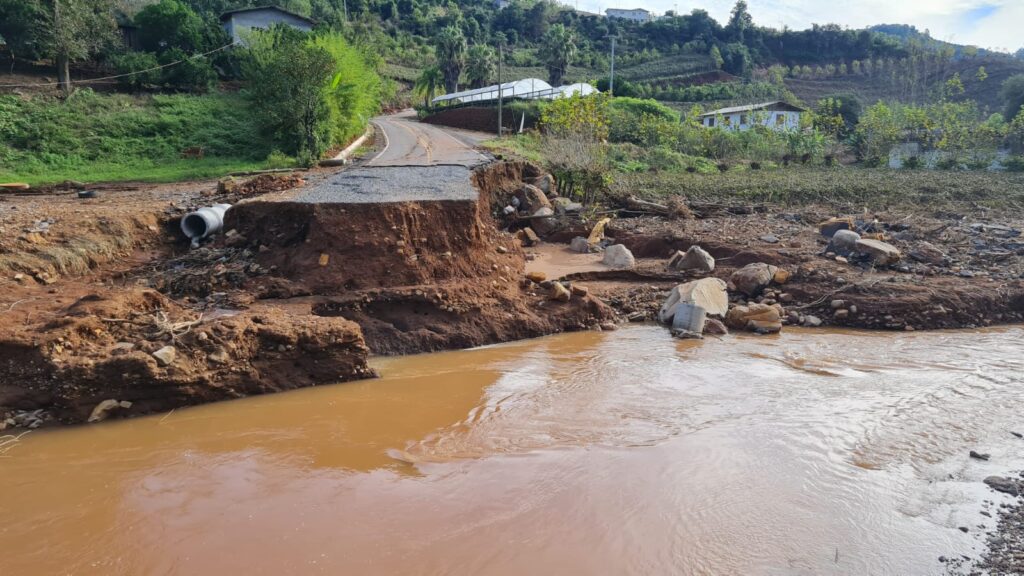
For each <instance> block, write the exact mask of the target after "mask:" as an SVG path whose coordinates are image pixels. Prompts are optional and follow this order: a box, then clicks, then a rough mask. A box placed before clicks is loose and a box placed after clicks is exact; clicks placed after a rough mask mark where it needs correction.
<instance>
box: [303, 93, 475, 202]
mask: <svg viewBox="0 0 1024 576" xmlns="http://www.w3.org/2000/svg"><path fill="white" fill-rule="evenodd" d="M373 123H374V125H375V126H376V127H377V129H378V131H379V133H380V134H382V138H383V140H384V146H383V148H382V149H381V151H380V152H378V153H377V155H376V156H375V157H374V158H372V159H371V160H369V161H368V162H367V163H366V164H365V165H364V166H361V167H358V168H354V169H351V170H344V171H342V172H339V173H337V174H335V175H333V176H330V177H328V178H326V179H325V180H323V181H322V182H320V183H317V184H314V185H312V186H308V187H306V188H303V189H301V190H299V191H298V192H297V193H296V194H295V195H294V196H292V197H291V198H290V200H292V201H294V202H303V203H311V204H378V203H386V202H429V201H451V200H454V201H475V200H476V199H477V193H476V190H475V189H474V188H473V186H472V185H471V184H470V179H469V176H470V170H471V169H472V168H474V167H476V166H478V165H480V164H483V163H484V162H486V161H487V160H488V158H487V157H486V156H484V155H483V154H481V153H479V152H477V151H476V150H475V149H474V146H475V145H476V144H477V143H479V142H480V141H481V140H482V139H483V138H484V137H485V136H486V135H483V134H477V133H472V132H466V131H455V130H452V131H448V130H444V129H441V128H438V127H436V126H431V125H430V124H421V123H419V122H417V121H416V117H415V115H414V114H413V113H411V112H404V113H401V114H394V115H390V116H381V117H378V118H375V119H374V120H373Z"/></svg>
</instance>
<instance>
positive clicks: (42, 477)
mask: <svg viewBox="0 0 1024 576" xmlns="http://www.w3.org/2000/svg"><path fill="white" fill-rule="evenodd" d="M1022 336H1024V330H1022V329H1021V328H1019V327H1012V328H1007V329H995V330H988V331H981V332H978V331H962V332H927V333H924V332H917V333H900V334H892V333H886V334H882V333H868V332H835V331H823V330H817V331H810V330H798V329H794V330H789V331H786V332H784V333H783V334H782V335H779V336H772V337H755V336H745V335H738V336H728V337H725V338H724V339H721V340H719V339H706V340H704V341H702V342H696V341H678V340H674V339H672V338H671V337H670V336H669V335H668V333H667V331H665V330H664V329H663V328H660V327H657V326H649V325H638V326H631V327H628V328H624V329H622V330H619V331H616V332H604V333H600V332H581V333H575V334H568V335H561V336H555V337H549V338H543V339H540V340H531V341H524V342H518V343H513V344H508V345H502V346H497V347H490V348H483V349H476V350H469V351H460V352H446V353H440V354H432V355H425V356H412V357H405V358H388V359H378V360H377V361H375V362H374V364H373V367H374V368H375V369H377V370H378V371H379V372H380V373H381V375H382V378H381V379H379V380H374V381H364V382H351V383H346V384H341V385H337V386H328V387H319V388H315V389H306V390H299V391H294V392H289V393H286V394H276V395H270V396H262V397H255V398H249V399H245V400H241V401H235V402H227V403H218V404H213V405H207V406H201V407H195V408H190V409H184V410H177V411H174V412H171V413H168V414H163V415H154V416H151V417H145V418H139V419H132V420H127V421H121V422H114V423H109V424H105V425H103V426H92V427H80V428H73V429H65V430H52V431H37V432H32V433H30V434H29V435H28V436H26V437H24V438H22V440H21V441H20V442H19V443H18V445H17V446H15V447H13V448H12V449H10V450H9V451H8V452H7V453H6V454H5V455H6V456H7V458H4V459H3V465H2V466H0V508H2V509H3V510H4V516H5V522H4V523H3V524H2V526H0V549H3V550H7V551H9V552H7V553H5V555H4V560H5V570H10V571H11V573H17V574H35V573H38V574H49V573H57V572H61V573H64V572H68V573H76V574H110V573H163V574H223V573H240V572H245V573H251V574H280V573H289V572H295V571H301V572H313V573H316V572H323V573H334V574H337V573H361V574H395V573H402V574H439V573H475V574H521V573H530V572H537V571H543V572H558V573H618V574H652V573H660V574H665V573H673V574H679V573H692V574H701V573H709V574H710V573H714V574H720V573H743V574H822V573H828V574H868V573H870V574H941V573H945V571H946V570H948V569H949V568H948V566H947V564H944V563H942V562H940V561H939V557H940V556H944V557H946V558H947V559H948V558H958V557H960V556H961V555H966V556H968V557H969V558H977V557H978V556H979V555H980V554H981V553H982V551H983V549H984V542H985V537H986V532H987V531H989V530H992V529H993V528H994V526H995V523H996V520H995V518H994V516H995V515H996V514H995V512H996V511H997V507H998V505H999V503H1000V502H1003V501H1004V500H1006V499H1007V498H1008V497H1006V496H1004V495H1000V494H997V493H994V492H991V491H990V490H989V489H988V488H987V487H986V486H985V485H984V484H983V483H982V480H983V479H984V478H985V477H986V476H988V475H990V474H1004V473H1006V472H1007V471H1009V470H1017V469H1021V468H1024V457H1022V456H1021V454H1022V451H1021V443H1022V442H1024V441H1022V440H1020V439H1018V438H1016V437H1014V436H1012V435H1011V434H1010V432H1011V431H1014V430H1016V431H1020V430H1018V429H1017V428H1018V427H1020V426H1021V421H1020V410H1019V400H1020V392H1019V391H1020V386H1021V384H1022V383H1024V380H1022V378H1024V377H1022V374H1024V364H1022V360H1021V358H1020V354H1019V350H1020V348H1019V342H1020V338H1021V337H1022ZM970 450H977V451H979V452H984V453H989V454H991V459H990V460H989V461H987V462H986V461H980V460H975V459H971V458H969V457H968V452H969V451H970ZM986 501H991V502H993V504H991V505H990V504H986ZM982 512H988V513H990V514H991V515H992V516H986V515H983V514H982ZM961 526H963V527H966V528H967V529H968V531H967V532H963V531H961V530H960V529H959V528H960V527H961ZM965 569H966V568H965ZM956 570H959V569H956Z"/></svg>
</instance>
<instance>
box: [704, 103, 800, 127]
mask: <svg viewBox="0 0 1024 576" xmlns="http://www.w3.org/2000/svg"><path fill="white" fill-rule="evenodd" d="M803 112H806V110H805V109H803V108H801V107H799V106H794V105H792V104H789V103H787V102H783V101H781V100H779V101H775V102H765V103H763V104H750V105H747V106H734V107H732V108H719V109H718V110H713V111H711V112H708V113H707V114H702V115H701V117H700V119H701V122H700V123H701V125H702V126H704V127H705V128H714V127H715V126H718V127H720V128H727V129H729V130H749V129H750V127H751V126H754V125H755V124H760V125H761V126H767V127H768V128H771V129H772V130H796V129H798V128H800V114H801V113H803Z"/></svg>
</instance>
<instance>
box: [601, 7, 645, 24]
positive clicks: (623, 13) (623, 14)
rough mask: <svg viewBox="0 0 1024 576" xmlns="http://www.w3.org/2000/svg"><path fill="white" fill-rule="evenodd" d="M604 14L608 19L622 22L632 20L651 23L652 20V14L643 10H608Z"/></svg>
mask: <svg viewBox="0 0 1024 576" xmlns="http://www.w3.org/2000/svg"><path fill="white" fill-rule="evenodd" d="M604 13H605V14H607V15H608V17H609V18H622V19H623V20H632V21H634V22H651V21H652V20H654V14H652V13H651V12H650V11H649V10H644V9H643V8H632V9H626V8H609V9H607V10H605V11H604Z"/></svg>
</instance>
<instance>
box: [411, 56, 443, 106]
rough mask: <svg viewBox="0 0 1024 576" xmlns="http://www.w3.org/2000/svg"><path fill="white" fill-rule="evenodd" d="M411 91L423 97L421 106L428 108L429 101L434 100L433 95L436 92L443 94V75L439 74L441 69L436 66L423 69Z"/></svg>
mask: <svg viewBox="0 0 1024 576" xmlns="http://www.w3.org/2000/svg"><path fill="white" fill-rule="evenodd" d="M413 91H415V92H416V94H419V95H420V96H423V106H424V107H429V106H430V101H431V100H433V99H434V95H435V94H437V93H438V92H441V93H443V92H444V74H443V73H442V72H441V69H440V68H438V67H437V66H430V67H427V68H424V69H423V72H421V73H420V76H419V78H417V79H416V83H415V84H414V85H413Z"/></svg>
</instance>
